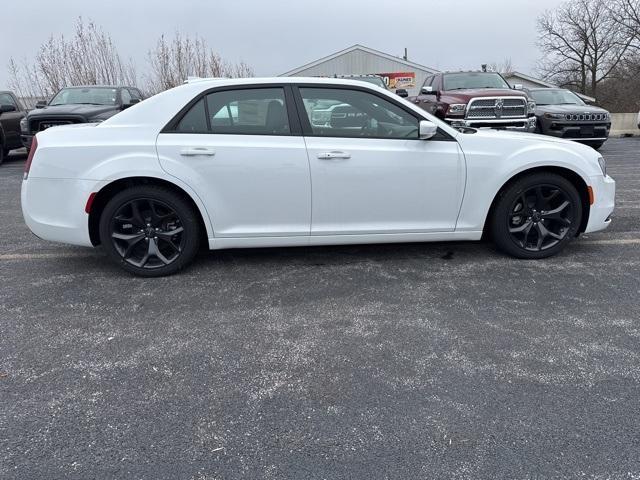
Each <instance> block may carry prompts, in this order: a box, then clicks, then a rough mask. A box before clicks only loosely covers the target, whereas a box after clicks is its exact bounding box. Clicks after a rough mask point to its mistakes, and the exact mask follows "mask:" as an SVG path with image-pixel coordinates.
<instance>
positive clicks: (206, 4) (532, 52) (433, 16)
mask: <svg viewBox="0 0 640 480" xmlns="http://www.w3.org/2000/svg"><path fill="white" fill-rule="evenodd" d="M560 3H562V0H401V1H399V2H393V1H386V2H381V1H374V0H369V1H363V0H316V1H313V0H294V1H285V0H228V1H218V0H153V1H149V0H147V1H143V0H108V1H104V0H103V1H100V2H98V1H96V0H89V1H87V0H59V1H51V0H31V1H22V2H16V1H11V2H8V3H7V5H5V6H4V7H3V10H4V14H5V15H3V19H4V20H3V22H2V26H0V89H2V88H4V87H7V80H8V78H7V63H8V61H9V58H10V57H14V58H16V59H23V58H25V57H26V58H33V56H34V55H35V54H36V53H37V51H38V48H39V47H40V45H41V44H42V43H43V42H45V41H46V40H47V38H48V37H49V36H50V35H52V34H54V35H57V34H60V33H63V34H65V35H69V34H72V33H73V27H74V23H75V20H76V18H77V17H78V16H82V17H84V18H85V19H91V20H93V21H94V22H96V23H97V24H99V25H100V26H102V27H103V29H104V30H105V31H106V32H108V33H109V34H110V35H111V37H112V39H113V40H114V42H115V44H116V45H117V47H118V50H119V52H120V54H121V55H122V56H123V57H125V58H129V57H131V58H132V59H133V60H134V61H135V63H136V64H137V70H138V73H139V74H140V73H143V72H144V69H145V66H146V65H145V62H146V56H147V52H148V50H149V49H150V48H151V47H152V46H153V45H154V44H155V42H156V40H157V38H158V37H159V36H160V35H161V34H162V33H166V34H169V35H172V34H173V33H174V32H175V31H176V30H179V31H180V32H182V33H192V34H198V35H201V36H202V37H204V38H205V39H206V40H207V41H208V43H209V45H210V46H212V47H215V49H216V50H217V51H218V52H219V53H220V54H221V55H222V56H223V57H224V58H225V59H227V60H229V61H233V62H235V61H240V60H243V61H245V62H246V63H248V64H249V65H250V66H252V67H253V69H254V71H255V73H256V75H258V76H272V75H278V74H280V73H283V72H285V71H288V70H290V69H293V68H295V67H298V66H301V65H303V64H305V63H308V62H311V61H314V60H316V59H318V58H320V57H323V56H326V55H329V54H331V53H334V52H336V51H338V50H342V49H344V48H346V47H348V46H350V45H353V44H355V43H360V44H363V45H365V46H368V47H371V48H375V49H377V50H382V51H384V52H387V53H390V54H392V55H398V56H400V55H402V52H403V49H404V47H407V48H408V49H409V59H410V60H412V61H414V62H417V63H421V64H423V65H426V66H429V67H434V68H437V69H441V70H445V69H447V70H452V69H460V68H474V69H477V68H479V66H480V64H481V63H492V62H502V61H503V60H504V59H505V58H511V59H512V61H513V64H514V66H515V68H516V69H517V70H519V71H522V72H523V73H532V74H533V73H535V64H536V61H537V60H538V58H539V56H540V54H539V52H538V49H537V47H536V45H535V42H536V28H535V23H536V22H535V20H536V17H537V16H538V15H539V14H540V13H542V12H543V11H544V10H546V9H553V8H554V7H556V6H557V5H559V4H560Z"/></svg>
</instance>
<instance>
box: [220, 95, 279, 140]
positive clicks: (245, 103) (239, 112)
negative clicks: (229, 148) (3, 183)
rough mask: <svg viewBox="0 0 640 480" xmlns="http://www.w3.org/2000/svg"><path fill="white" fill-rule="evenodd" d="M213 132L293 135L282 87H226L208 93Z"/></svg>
mask: <svg viewBox="0 0 640 480" xmlns="http://www.w3.org/2000/svg"><path fill="white" fill-rule="evenodd" d="M207 107H208V108H207V109H208V112H209V121H210V125H211V132H212V133H231V134H244V135H289V134H290V133H291V131H290V128H289V119H288V116H287V109H286V104H285V99H284V90H283V89H282V88H260V89H243V90H226V91H222V92H215V93H211V94H209V95H207Z"/></svg>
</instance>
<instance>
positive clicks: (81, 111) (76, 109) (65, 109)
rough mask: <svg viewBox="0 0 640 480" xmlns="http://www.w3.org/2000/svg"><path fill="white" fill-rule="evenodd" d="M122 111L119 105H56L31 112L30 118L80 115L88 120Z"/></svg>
mask: <svg viewBox="0 0 640 480" xmlns="http://www.w3.org/2000/svg"><path fill="white" fill-rule="evenodd" d="M119 110H120V106H119V105H82V104H70V105H55V106H46V107H44V108H38V109H35V110H31V111H30V112H29V118H30V119H31V118H37V117H44V116H46V117H53V116H58V115H60V116H64V115H80V116H83V117H85V118H87V119H90V118H93V117H98V116H101V115H104V114H106V113H115V112H118V111H119Z"/></svg>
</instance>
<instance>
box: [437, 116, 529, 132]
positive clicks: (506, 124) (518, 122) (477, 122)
mask: <svg viewBox="0 0 640 480" xmlns="http://www.w3.org/2000/svg"><path fill="white" fill-rule="evenodd" d="M445 120H446V122H447V123H449V124H450V125H451V126H452V127H453V128H456V127H471V128H493V129H497V130H510V131H516V132H525V133H530V132H533V131H535V129H536V117H528V118H517V119H513V118H502V119H492V120H489V119H488V120H482V119H471V120H470V119H466V118H445Z"/></svg>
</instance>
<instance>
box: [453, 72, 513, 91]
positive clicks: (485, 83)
mask: <svg viewBox="0 0 640 480" xmlns="http://www.w3.org/2000/svg"><path fill="white" fill-rule="evenodd" d="M468 88H511V87H510V86H509V84H508V83H507V82H506V80H505V79H504V78H502V75H500V74H499V73H495V72H487V73H485V72H475V73H448V74H446V75H444V90H466V89H468Z"/></svg>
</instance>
